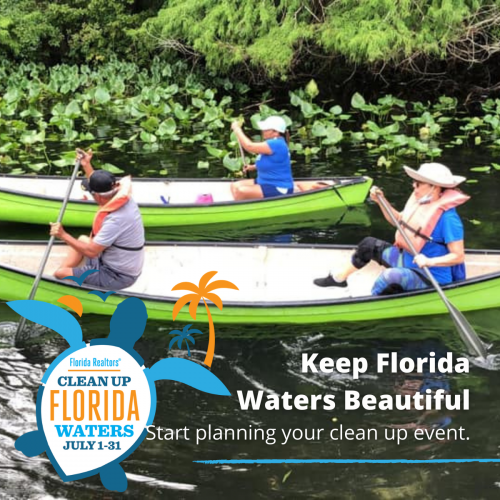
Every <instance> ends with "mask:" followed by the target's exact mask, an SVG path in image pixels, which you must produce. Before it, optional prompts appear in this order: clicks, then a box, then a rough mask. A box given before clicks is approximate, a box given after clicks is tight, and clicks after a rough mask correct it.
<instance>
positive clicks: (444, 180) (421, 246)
mask: <svg viewBox="0 0 500 500" xmlns="http://www.w3.org/2000/svg"><path fill="white" fill-rule="evenodd" d="M403 168H404V170H405V172H406V173H407V175H408V176H409V177H411V179H412V180H413V181H412V184H413V193H412V194H411V196H410V198H409V199H408V201H407V202H406V205H405V208H404V210H403V211H402V212H398V211H397V210H396V209H395V208H393V207H392V205H391V204H390V203H388V202H387V200H385V197H384V193H383V192H382V190H381V189H379V188H378V187H376V186H374V187H372V189H371V190H370V198H371V199H372V200H373V201H374V202H375V203H377V204H378V205H379V206H380V208H381V210H382V212H383V214H384V217H385V218H386V220H387V221H388V222H389V223H391V224H392V221H391V218H390V216H389V214H388V213H386V212H385V210H384V208H383V207H382V206H381V204H380V202H379V199H378V197H377V195H379V196H381V197H383V198H384V200H385V201H386V202H387V204H388V206H389V208H390V210H391V211H392V213H393V215H394V216H395V218H396V219H397V220H398V221H399V222H400V224H401V226H402V229H403V231H405V233H406V235H407V236H408V237H409V238H410V240H411V241H412V243H413V244H414V246H415V248H416V250H417V251H418V252H419V254H418V255H417V256H416V257H413V256H412V255H411V253H410V252H411V250H410V249H409V248H408V246H407V244H406V242H405V240H404V238H403V236H402V235H401V234H400V233H399V231H396V238H395V242H394V243H393V244H391V243H388V242H387V241H383V240H379V239H377V238H372V237H367V238H364V239H363V240H362V241H361V242H360V244H359V245H358V247H357V248H356V251H355V252H354V254H353V255H352V257H351V262H350V263H348V264H346V265H345V266H344V267H343V268H341V269H340V270H338V271H332V272H330V274H329V275H328V276H326V278H318V279H315V280H314V284H315V285H317V286H321V287H328V286H336V287H341V288H345V287H347V286H348V285H347V278H348V277H349V276H350V275H351V274H352V273H354V272H356V271H358V270H359V269H361V268H363V267H364V266H366V265H367V264H368V263H369V262H370V261H371V260H374V261H375V262H378V263H379V264H381V265H382V266H384V267H386V268H387V269H386V270H384V271H383V272H382V273H381V274H380V276H379V277H378V278H377V279H376V281H375V283H374V285H373V288H372V295H391V294H395V293H402V292H405V291H409V290H419V289H423V288H427V287H429V286H431V284H430V282H429V281H428V280H427V278H426V277H425V274H424V273H423V271H421V270H420V268H422V267H428V268H429V270H430V271H431V273H432V274H433V276H434V278H435V279H436V280H437V281H438V283H440V284H441V285H447V284H449V283H452V282H453V281H460V280H462V279H465V265H464V258H465V254H464V228H463V224H462V221H461V219H460V217H459V215H458V213H457V211H456V209H455V207H457V206H459V205H462V204H463V203H465V202H466V201H467V200H469V196H466V195H465V194H463V193H462V192H461V191H459V190H458V189H456V187H457V186H458V185H459V184H460V183H462V182H463V181H465V177H461V176H458V175H453V174H452V173H451V171H450V169H449V168H448V167H446V166H444V165H442V164H440V163H424V164H422V165H421V166H420V168H419V169H418V170H414V169H413V168H410V167H403Z"/></svg>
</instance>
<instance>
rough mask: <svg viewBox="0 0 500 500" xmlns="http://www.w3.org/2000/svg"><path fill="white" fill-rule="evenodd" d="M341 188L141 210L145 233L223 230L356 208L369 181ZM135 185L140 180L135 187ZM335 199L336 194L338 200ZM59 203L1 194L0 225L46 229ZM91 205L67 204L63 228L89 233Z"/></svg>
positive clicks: (92, 209) (41, 197)
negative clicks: (83, 229)
mask: <svg viewBox="0 0 500 500" xmlns="http://www.w3.org/2000/svg"><path fill="white" fill-rule="evenodd" d="M363 179H364V182H363V181H362V180H361V178H360V179H358V180H359V181H360V182H356V183H354V184H349V185H345V186H342V187H339V188H338V189H337V190H335V189H332V188H330V187H329V188H325V189H321V190H317V191H309V192H306V193H299V194H295V195H291V196H280V197H276V198H270V199H266V200H253V201H249V202H238V203H214V204H212V205H196V204H191V205H162V204H149V205H148V204H145V205H140V209H141V213H142V217H143V221H144V226H145V227H146V228H164V227H172V228H186V227H190V226H203V227H210V226H214V227H218V228H220V227H221V226H224V225H225V224H235V223H241V224H247V223H254V224H257V225H262V224H265V223H271V222H273V223H276V222H277V221H278V220H280V219H281V218H290V217H300V216H311V215H313V214H315V213H324V212H325V210H329V209H336V208H342V207H345V206H346V205H349V206H353V205H359V204H361V203H363V202H364V200H365V198H366V196H367V194H368V191H369V189H370V186H371V184H372V180H371V179H369V178H363ZM135 182H140V180H138V181H135ZM338 193H341V195H340V196H339V194H338ZM60 208H61V200H60V199H54V198H50V197H47V196H29V195H26V194H23V193H20V192H13V191H9V190H5V189H0V220H3V221H5V222H20V223H28V224H43V225H48V223H49V222H53V221H55V220H57V216H58V214H59V210H60ZM95 212H96V205H95V204H94V203H91V202H84V201H70V202H69V203H68V206H67V208H66V212H65V215H64V218H63V224H64V225H65V226H67V227H91V225H92V221H93V218H94V215H95Z"/></svg>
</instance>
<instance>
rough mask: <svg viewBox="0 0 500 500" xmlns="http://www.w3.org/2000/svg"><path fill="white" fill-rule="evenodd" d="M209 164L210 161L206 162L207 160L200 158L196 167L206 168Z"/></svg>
mask: <svg viewBox="0 0 500 500" xmlns="http://www.w3.org/2000/svg"><path fill="white" fill-rule="evenodd" d="M209 166H210V163H208V161H202V160H200V161H199V162H198V164H197V167H198V168H199V169H200V170H207V169H208V167H209Z"/></svg>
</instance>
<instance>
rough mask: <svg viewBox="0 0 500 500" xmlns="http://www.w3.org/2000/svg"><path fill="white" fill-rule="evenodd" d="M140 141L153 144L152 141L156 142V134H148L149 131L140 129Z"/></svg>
mask: <svg viewBox="0 0 500 500" xmlns="http://www.w3.org/2000/svg"><path fill="white" fill-rule="evenodd" d="M140 137H141V141H143V142H146V143H148V144H153V142H156V140H157V139H156V135H154V134H150V133H149V132H146V131H145V130H141V134H140Z"/></svg>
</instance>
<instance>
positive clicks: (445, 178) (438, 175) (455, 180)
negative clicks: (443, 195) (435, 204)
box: [403, 163, 466, 188]
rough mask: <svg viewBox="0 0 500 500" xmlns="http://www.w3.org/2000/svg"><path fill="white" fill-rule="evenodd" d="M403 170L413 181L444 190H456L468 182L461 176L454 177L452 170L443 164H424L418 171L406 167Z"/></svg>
mask: <svg viewBox="0 0 500 500" xmlns="http://www.w3.org/2000/svg"><path fill="white" fill-rule="evenodd" d="M403 168H404V169H405V172H406V173H407V174H408V175H409V176H410V177H411V178H412V179H415V180H416V181H420V182H425V183H427V184H432V185H434V186H439V187H442V188H454V187H455V186H458V185H459V184H460V183H462V182H464V181H465V180H466V177H462V176H461V175H453V174H452V173H451V170H450V169H449V168H448V167H447V166H445V165H443V164H441V163H422V165H420V168H419V169H418V170H414V169H413V168H410V167H406V166H404V167H403Z"/></svg>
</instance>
